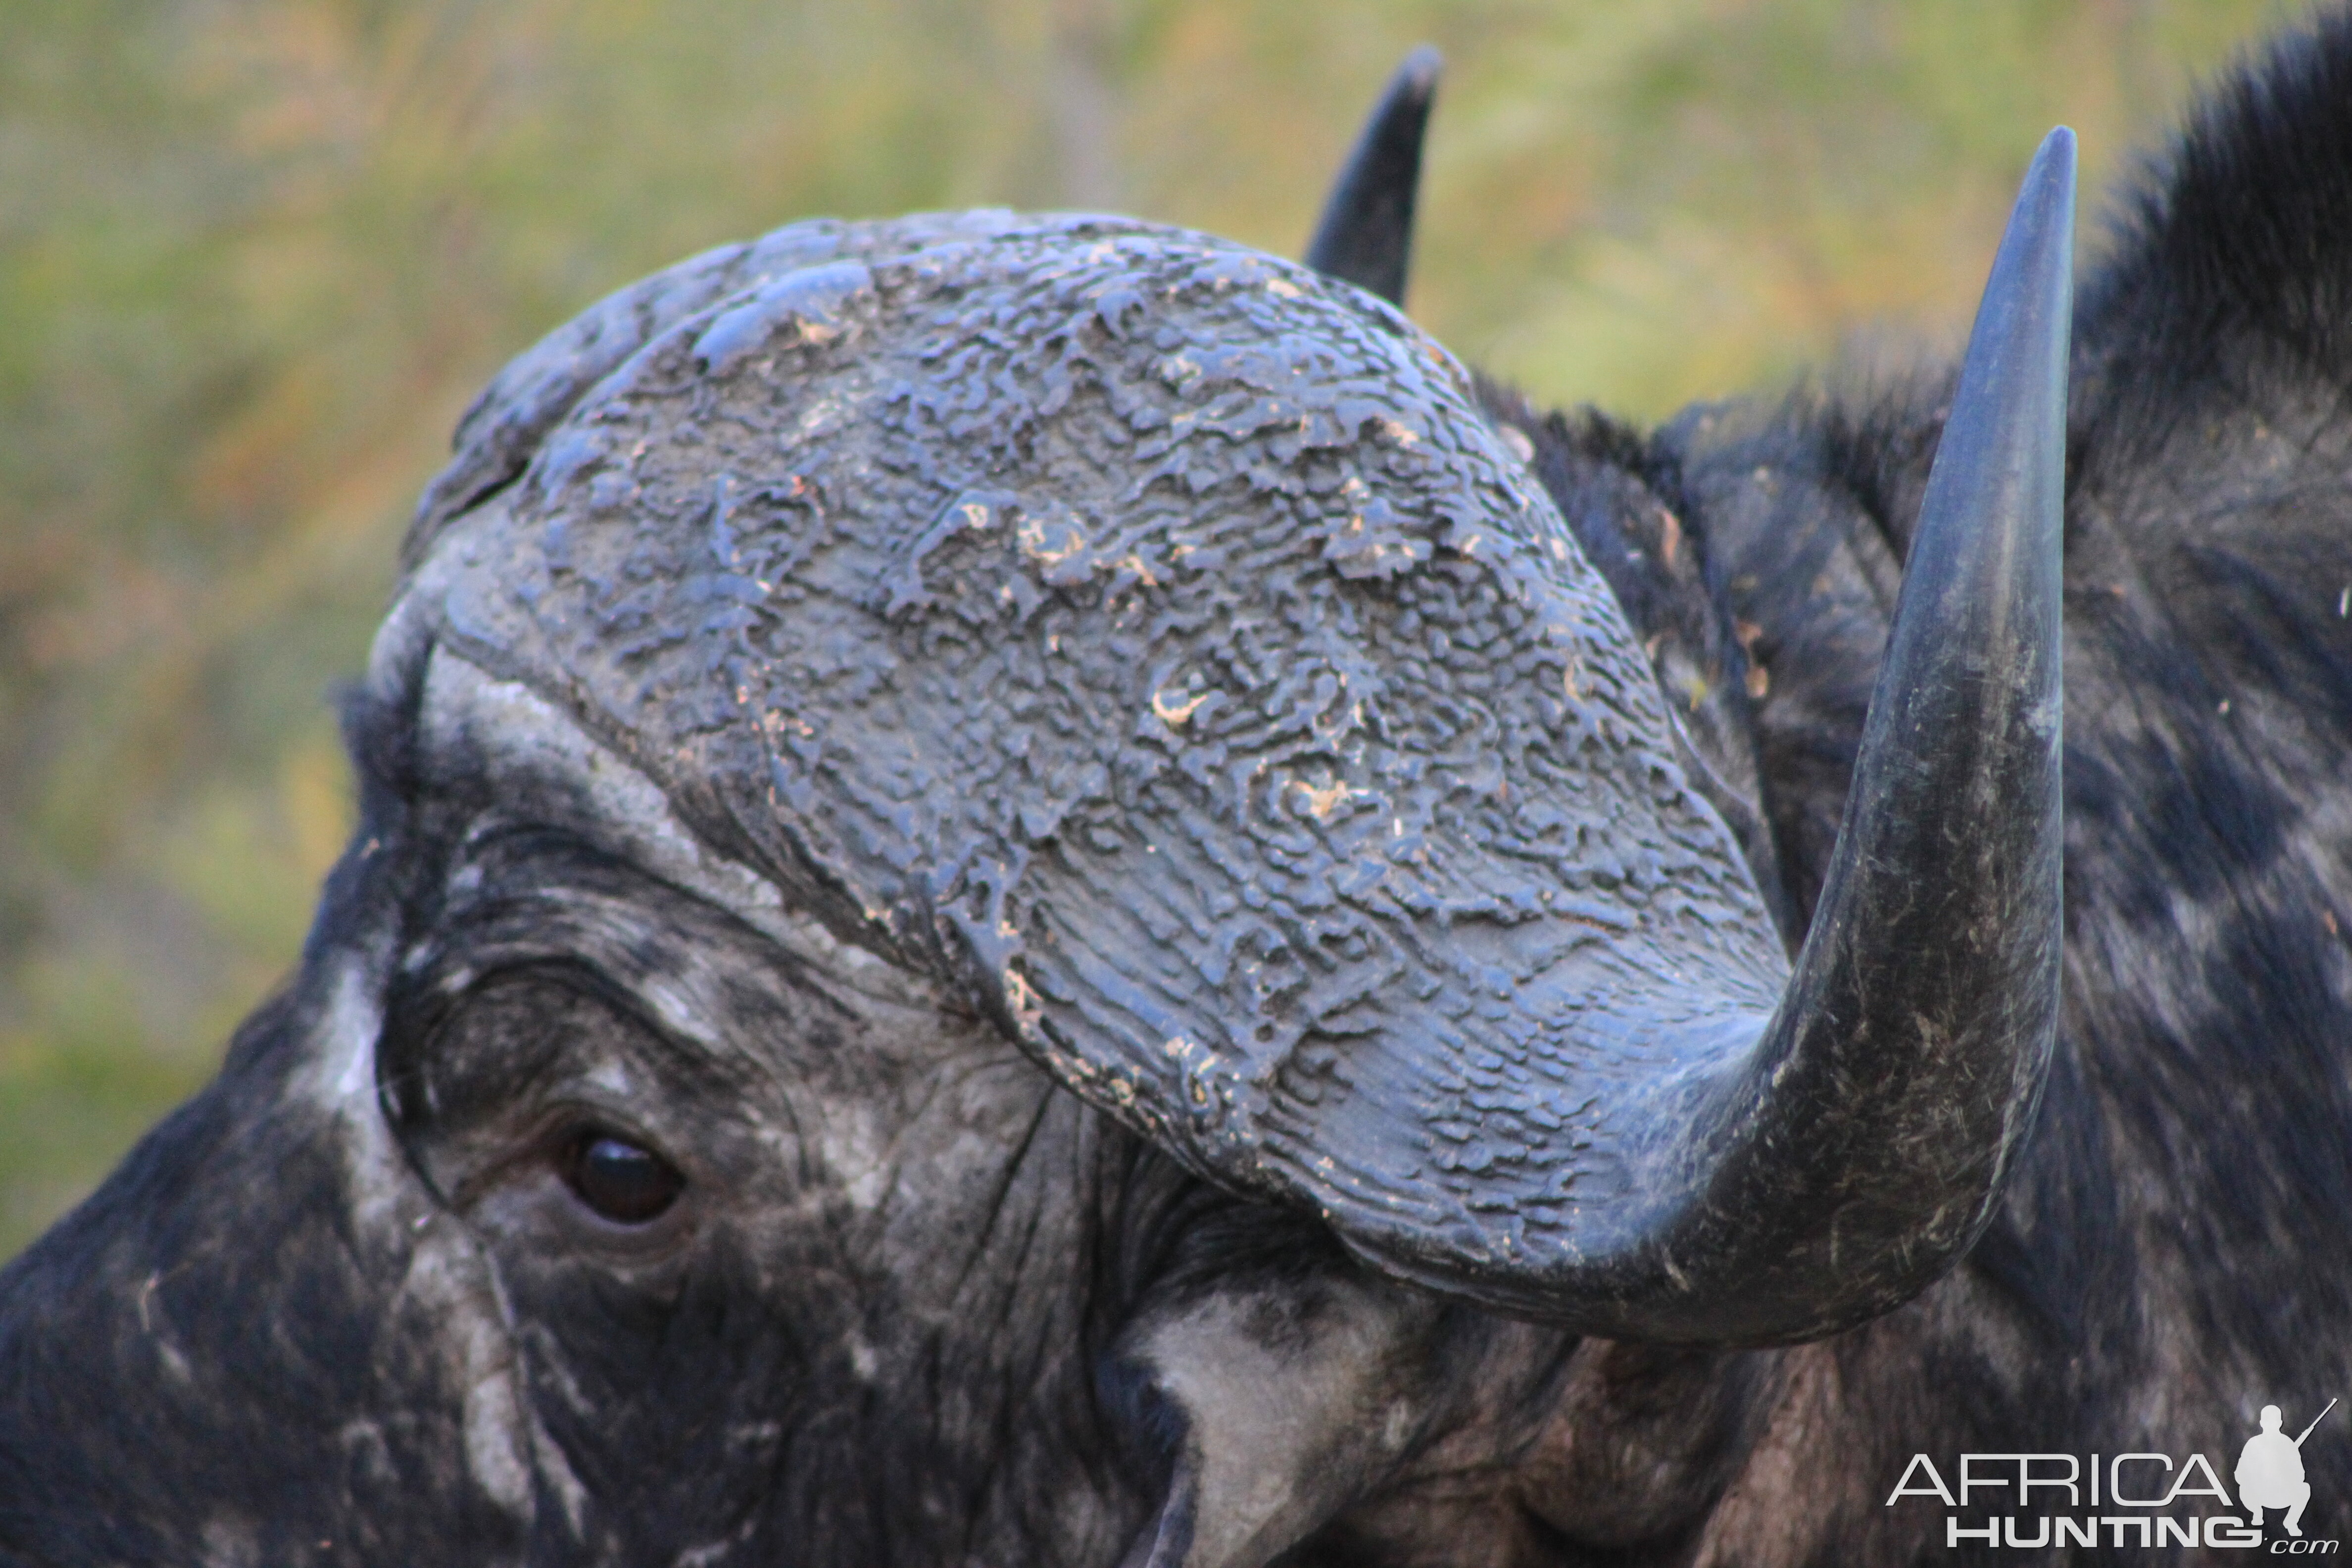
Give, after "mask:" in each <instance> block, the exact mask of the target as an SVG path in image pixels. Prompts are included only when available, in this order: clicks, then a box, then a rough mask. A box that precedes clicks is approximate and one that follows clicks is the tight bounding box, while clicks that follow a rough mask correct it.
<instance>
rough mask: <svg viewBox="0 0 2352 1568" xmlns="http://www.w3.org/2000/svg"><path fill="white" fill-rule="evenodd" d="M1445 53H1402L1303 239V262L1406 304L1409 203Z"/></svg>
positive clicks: (1430, 50)
mask: <svg viewBox="0 0 2352 1568" xmlns="http://www.w3.org/2000/svg"><path fill="white" fill-rule="evenodd" d="M1444 65H1445V57H1444V56H1443V55H1441V54H1439V53H1438V52H1437V51H1436V50H1435V49H1434V48H1432V47H1430V46H1429V45H1427V44H1423V46H1422V47H1419V48H1417V49H1415V50H1413V51H1412V53H1411V54H1409V55H1407V56H1406V57H1405V58H1404V63H1403V64H1402V65H1401V66H1399V67H1397V68H1396V74H1395V75H1394V76H1391V78H1389V85H1388V87H1387V88H1386V89H1384V90H1383V91H1382V92H1381V100H1380V102H1379V103H1377V104H1375V105H1373V107H1372V113H1371V118H1370V119H1369V120H1367V121H1364V129H1363V131H1362V132H1361V133H1360V135H1358V137H1357V138H1356V146H1355V150H1354V151H1353V152H1351V153H1349V154H1348V162H1347V165H1346V167H1344V168H1342V169H1341V170H1340V171H1339V180H1338V182H1337V183H1336V184H1333V185H1332V187H1331V195H1330V197H1329V199H1328V200H1327V201H1326V202H1325V203H1324V204H1323V217H1322V221H1321V222H1319V223H1318V224H1317V225H1316V226H1315V237H1314V238H1313V239H1311V240H1309V241H1307V255H1306V258H1305V259H1306V262H1307V266H1309V267H1312V268H1315V270H1316V271H1318V272H1320V273H1322V274H1323V275H1324V276H1325V277H1327V278H1337V279H1339V280H1340V281H1341V282H1343V283H1353V284H1354V285H1355V286H1356V287H1357V288H1359V289H1364V290H1366V291H1367V292H1370V293H1373V294H1378V295H1379V296H1380V297H1381V299H1383V300H1387V301H1388V302H1389V303H1390V304H1391V305H1394V306H1396V307H1397V308H1398V309H1399V310H1402V309H1403V308H1404V281H1405V269H1406V268H1407V266H1408V265H1409V264H1410V263H1411V261H1412V205H1413V198H1414V195H1415V194H1416V192H1417V191H1418V189H1419V187H1420V184H1421V142H1422V133H1423V132H1424V131H1425V130H1427V129H1428V126H1429V106H1430V101H1431V100H1433V98H1435V97H1436V95H1437V73H1438V72H1439V71H1440V70H1442V69H1443V68H1444Z"/></svg>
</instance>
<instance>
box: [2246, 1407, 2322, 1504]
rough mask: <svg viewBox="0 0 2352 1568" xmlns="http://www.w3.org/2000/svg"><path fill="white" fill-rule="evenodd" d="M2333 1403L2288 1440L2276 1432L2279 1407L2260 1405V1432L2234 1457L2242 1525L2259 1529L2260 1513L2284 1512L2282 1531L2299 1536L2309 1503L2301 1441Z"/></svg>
mask: <svg viewBox="0 0 2352 1568" xmlns="http://www.w3.org/2000/svg"><path fill="white" fill-rule="evenodd" d="M2335 1408H2336V1401H2334V1400H2333V1399H2331V1400H2329V1401H2328V1402H2327V1407H2326V1409H2325V1410H2322V1411H2321V1412H2320V1413H2319V1414H2318V1415H2315V1416H2313V1417H2312V1418H2311V1426H2305V1428H2304V1429H2303V1430H2302V1432H2301V1433H2299V1434H2297V1435H2296V1436H2293V1437H2290V1436H2287V1435H2286V1434H2285V1433H2284V1432H2282V1431H2280V1430H2279V1407H2278V1406H2277V1405H2263V1429H2262V1430H2261V1431H2259V1432H2257V1433H2255V1434H2254V1435H2253V1436H2251V1437H2249V1438H2247V1439H2246V1446H2245V1447H2244V1448H2242V1449H2241V1450H2240V1451H2239V1454H2238V1469H2237V1478H2238V1500H2239V1501H2240V1502H2242V1503H2243V1504H2244V1505H2245V1510H2246V1514H2247V1520H2246V1522H2247V1523H2248V1524H2250V1525H2252V1526H2253V1527H2254V1528H2255V1529H2257V1530H2260V1529H2261V1528H2262V1524H2263V1510H2264V1509H2266V1508H2283V1509H2284V1510H2286V1532H2287V1533H2288V1534H2289V1535H2301V1534H2302V1533H2303V1510H2304V1505H2305V1504H2306V1503H2308V1502H2309V1501H2311V1483H2310V1482H2309V1481H2306V1480H2305V1479H2303V1440H2304V1438H2305V1437H2308V1436H2311V1428H2312V1426H2318V1425H2319V1424H2320V1423H2321V1422H2322V1421H2324V1420H2326V1418H2327V1412H2328V1411H2329V1410H2333V1409H2335Z"/></svg>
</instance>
